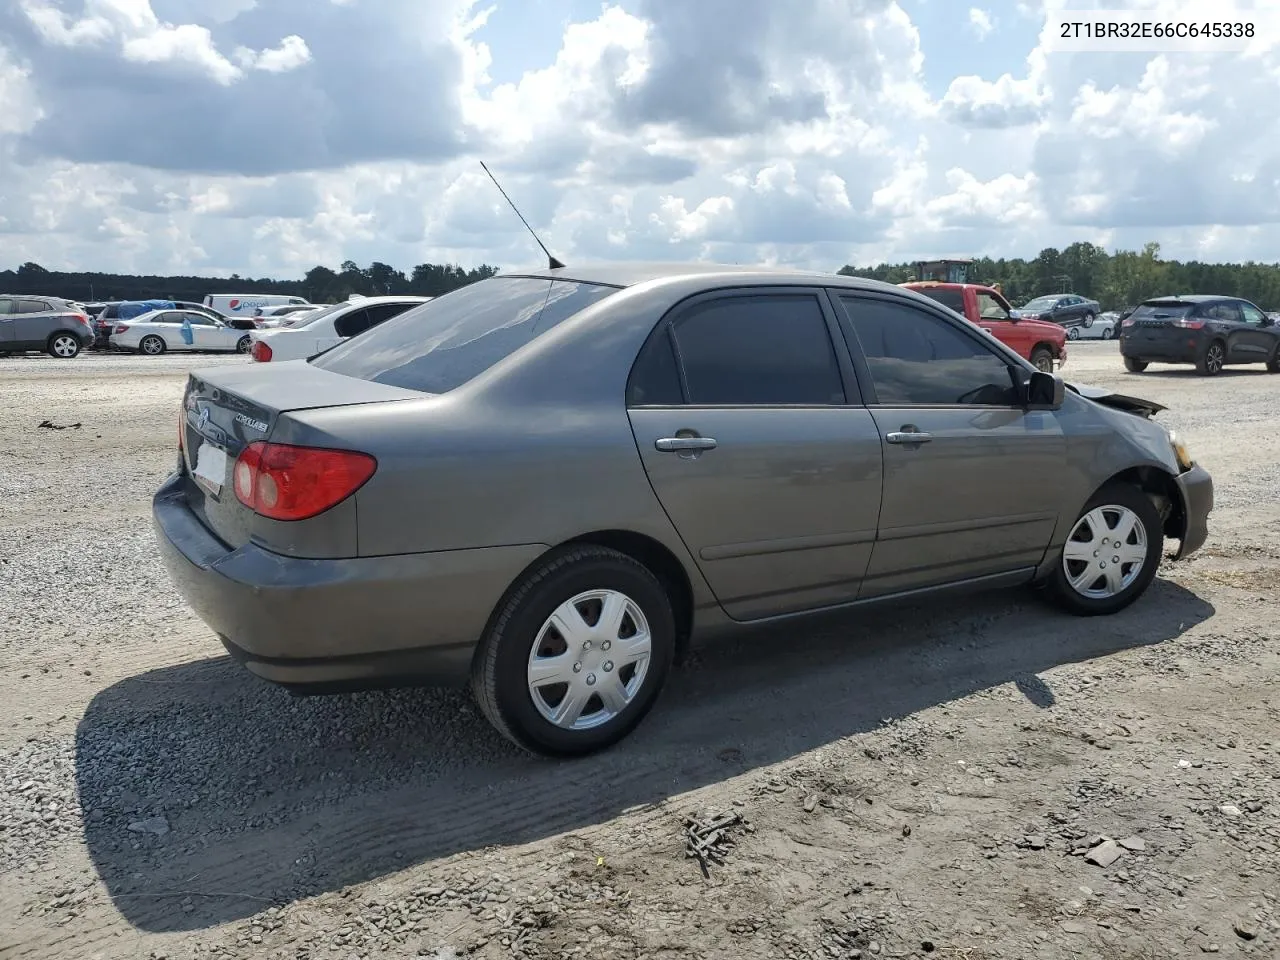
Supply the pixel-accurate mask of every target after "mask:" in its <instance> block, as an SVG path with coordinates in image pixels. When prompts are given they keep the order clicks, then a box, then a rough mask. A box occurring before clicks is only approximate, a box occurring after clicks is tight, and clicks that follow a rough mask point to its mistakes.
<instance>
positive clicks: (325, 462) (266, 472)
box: [232, 440, 378, 520]
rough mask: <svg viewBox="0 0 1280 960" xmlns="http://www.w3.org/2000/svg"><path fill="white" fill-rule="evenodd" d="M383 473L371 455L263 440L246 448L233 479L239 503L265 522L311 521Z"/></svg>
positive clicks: (238, 459) (237, 462) (238, 461)
mask: <svg viewBox="0 0 1280 960" xmlns="http://www.w3.org/2000/svg"><path fill="white" fill-rule="evenodd" d="M377 469H378V461H377V460H375V459H374V458H373V457H371V456H369V455H368V454H367V453H356V452H355V451H353V450H328V449H325V448H323V447H296V446H293V445H292V444H286V443H267V442H265V441H262V440H259V441H257V442H256V443H251V444H249V446H247V447H245V449H244V451H243V452H242V453H241V454H240V456H239V457H238V458H237V459H236V467H235V470H234V471H233V473H232V476H233V477H234V481H235V488H236V498H237V499H238V500H239V501H240V502H241V503H243V504H244V505H245V506H246V507H248V508H249V509H251V510H252V511H253V512H254V513H256V514H258V515H259V516H263V517H267V518H269V519H271V520H306V519H307V518H308V517H314V516H316V515H317V514H320V513H324V512H325V511H326V510H328V509H329V508H330V507H333V506H336V505H337V504H339V503H341V502H342V501H343V500H345V499H347V497H349V496H351V495H352V494H353V493H355V492H356V491H357V490H359V489H360V488H361V487H362V486H364V484H365V483H366V481H368V479H369V478H370V477H372V476H373V472H374V471H375V470H377Z"/></svg>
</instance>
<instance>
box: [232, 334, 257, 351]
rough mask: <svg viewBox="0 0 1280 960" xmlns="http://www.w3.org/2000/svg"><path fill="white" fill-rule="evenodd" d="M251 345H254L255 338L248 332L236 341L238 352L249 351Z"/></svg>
mask: <svg viewBox="0 0 1280 960" xmlns="http://www.w3.org/2000/svg"><path fill="white" fill-rule="evenodd" d="M251 346H253V338H252V337H250V336H249V335H248V334H247V333H246V334H245V335H244V336H243V337H241V338H240V339H239V340H237V341H236V353H248V352H249V348H250V347H251Z"/></svg>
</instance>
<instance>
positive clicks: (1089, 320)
mask: <svg viewBox="0 0 1280 960" xmlns="http://www.w3.org/2000/svg"><path fill="white" fill-rule="evenodd" d="M1092 326H1093V314H1092V313H1086V314H1085V315H1084V328H1085V329H1086V330H1088V329H1089V328H1090V327H1092Z"/></svg>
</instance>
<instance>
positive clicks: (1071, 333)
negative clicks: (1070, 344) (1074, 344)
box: [1067, 327, 1080, 340]
mask: <svg viewBox="0 0 1280 960" xmlns="http://www.w3.org/2000/svg"><path fill="white" fill-rule="evenodd" d="M1067 339H1068V340H1079V339H1080V329H1079V328H1078V327H1067Z"/></svg>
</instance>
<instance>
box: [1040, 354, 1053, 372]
mask: <svg viewBox="0 0 1280 960" xmlns="http://www.w3.org/2000/svg"><path fill="white" fill-rule="evenodd" d="M1036 369H1037V370H1039V371H1040V372H1041V373H1053V357H1039V358H1037V360H1036Z"/></svg>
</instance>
